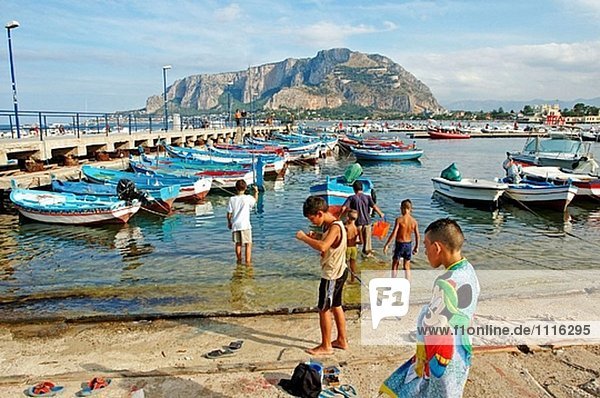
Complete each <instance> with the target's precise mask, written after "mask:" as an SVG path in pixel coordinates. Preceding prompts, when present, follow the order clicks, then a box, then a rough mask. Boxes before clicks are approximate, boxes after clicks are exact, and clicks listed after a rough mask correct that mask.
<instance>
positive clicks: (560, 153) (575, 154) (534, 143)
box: [510, 136, 591, 169]
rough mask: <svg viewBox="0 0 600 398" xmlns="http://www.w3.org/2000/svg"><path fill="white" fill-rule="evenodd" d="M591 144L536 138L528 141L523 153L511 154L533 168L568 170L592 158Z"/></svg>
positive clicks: (518, 160) (516, 159)
mask: <svg viewBox="0 0 600 398" xmlns="http://www.w3.org/2000/svg"><path fill="white" fill-rule="evenodd" d="M589 153H590V148H589V144H584V143H583V142H581V141H573V140H565V139H544V140H541V139H540V137H538V136H536V137H533V138H529V139H527V141H526V142H525V146H524V147H523V149H522V150H521V151H518V152H510V155H511V156H512V158H513V159H514V160H515V161H517V162H519V163H521V164H523V165H527V166H529V165H531V166H556V167H565V168H568V169H571V168H574V167H577V165H576V163H577V162H578V161H579V160H581V159H582V158H584V157H585V158H590V157H591V156H590V154H589Z"/></svg>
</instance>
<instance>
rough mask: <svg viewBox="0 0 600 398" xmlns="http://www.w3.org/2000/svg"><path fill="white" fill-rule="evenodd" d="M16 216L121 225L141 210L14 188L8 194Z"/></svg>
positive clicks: (107, 200)
mask: <svg viewBox="0 0 600 398" xmlns="http://www.w3.org/2000/svg"><path fill="white" fill-rule="evenodd" d="M10 200H11V201H12V202H13V204H14V205H15V207H16V208H17V210H18V211H19V213H20V214H21V215H22V216H24V217H26V218H29V219H32V220H35V221H40V222H45V223H53V224H69V225H88V224H107V223H118V224H124V223H127V221H129V219H130V218H131V216H133V215H134V214H135V213H137V211H138V210H139V209H140V205H141V204H140V202H139V201H138V200H135V199H134V200H132V201H125V200H120V199H118V198H116V197H99V196H93V195H74V194H71V193H59V192H48V191H37V190H32V189H19V188H13V189H12V190H11V193H10Z"/></svg>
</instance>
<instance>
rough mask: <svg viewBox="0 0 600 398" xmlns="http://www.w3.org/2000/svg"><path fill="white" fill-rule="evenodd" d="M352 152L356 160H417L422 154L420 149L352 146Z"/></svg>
mask: <svg viewBox="0 0 600 398" xmlns="http://www.w3.org/2000/svg"><path fill="white" fill-rule="evenodd" d="M352 153H353V154H354V156H355V157H356V159H358V160H372V161H394V162H397V161H405V160H418V159H419V158H420V157H421V156H423V151H422V150H420V149H419V150H400V151H390V150H377V149H359V148H352Z"/></svg>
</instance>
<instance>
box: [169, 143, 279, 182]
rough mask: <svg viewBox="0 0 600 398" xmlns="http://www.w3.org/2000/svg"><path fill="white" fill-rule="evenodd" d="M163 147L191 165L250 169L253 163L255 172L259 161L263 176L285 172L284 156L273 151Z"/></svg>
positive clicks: (172, 156) (173, 156)
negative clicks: (257, 151) (256, 151)
mask: <svg viewBox="0 0 600 398" xmlns="http://www.w3.org/2000/svg"><path fill="white" fill-rule="evenodd" d="M165 148H166V150H167V153H168V154H169V155H170V156H171V158H172V159H182V160H183V161H184V162H188V163H189V164H190V165H192V167H197V168H208V167H205V165H206V166H209V167H212V168H214V169H221V170H227V169H233V168H236V167H237V168H246V169H251V168H252V167H253V165H254V168H255V170H254V171H255V173H256V171H257V169H258V168H259V166H258V165H257V164H258V163H259V162H261V163H262V170H263V171H262V173H263V176H264V177H273V178H277V177H278V176H282V175H283V173H284V172H285V164H286V159H285V157H283V156H279V155H277V154H274V153H260V154H258V153H254V152H248V151H243V150H236V151H233V150H228V149H222V148H215V147H210V148H209V150H207V151H202V150H199V149H193V148H180V147H173V146H169V145H166V146H165ZM160 159H165V158H160ZM166 159H167V160H166V161H164V162H169V161H173V162H175V161H174V160H172V159H169V158H166ZM180 163H181V162H180ZM219 165H224V167H222V168H221V167H219Z"/></svg>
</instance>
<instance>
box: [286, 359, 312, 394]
mask: <svg viewBox="0 0 600 398" xmlns="http://www.w3.org/2000/svg"><path fill="white" fill-rule="evenodd" d="M279 385H280V386H281V388H283V389H284V390H285V391H286V392H288V393H289V394H291V395H293V396H295V397H302V398H318V396H319V394H320V393H321V375H319V372H318V371H316V370H315V369H312V368H311V367H310V366H308V365H307V364H305V363H301V364H299V365H298V366H296V369H294V373H293V374H292V379H291V380H288V379H281V380H279Z"/></svg>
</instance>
